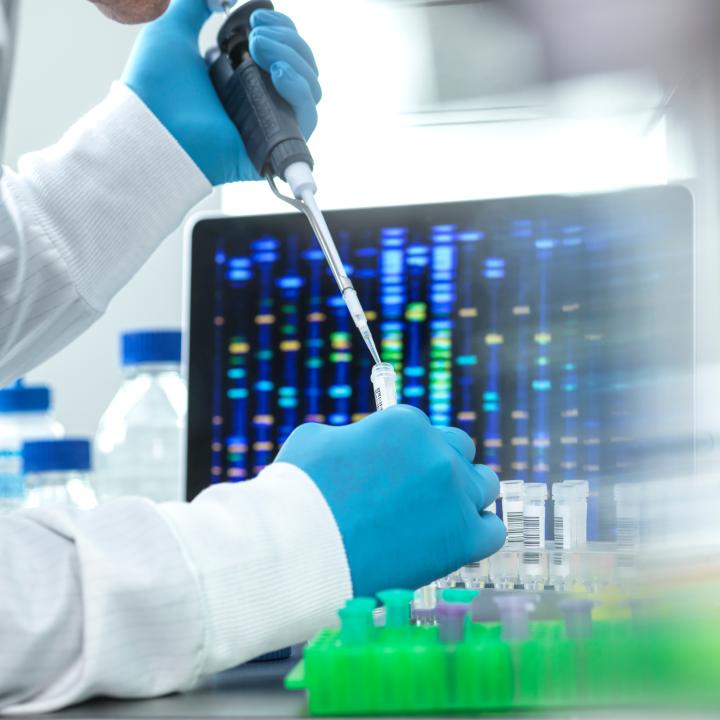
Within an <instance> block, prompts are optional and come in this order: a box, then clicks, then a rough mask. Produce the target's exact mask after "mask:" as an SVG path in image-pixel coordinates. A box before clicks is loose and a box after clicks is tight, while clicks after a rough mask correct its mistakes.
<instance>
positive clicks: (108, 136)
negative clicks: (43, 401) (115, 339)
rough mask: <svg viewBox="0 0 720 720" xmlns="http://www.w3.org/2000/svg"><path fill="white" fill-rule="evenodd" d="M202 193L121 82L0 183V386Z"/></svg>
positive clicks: (83, 312)
mask: <svg viewBox="0 0 720 720" xmlns="http://www.w3.org/2000/svg"><path fill="white" fill-rule="evenodd" d="M210 191H211V186H210V184H209V183H208V181H207V179H206V178H205V176H204V175H203V174H202V172H201V171H200V170H199V169H198V167H197V166H196V165H195V163H193V161H192V160H191V159H190V157H189V156H188V155H187V154H186V153H185V151H184V150H183V149H182V148H181V147H180V145H179V144H178V143H177V142H176V141H175V139H174V138H173V137H172V135H170V133H169V132H167V130H165V128H164V127H163V126H162V125H161V123H160V122H159V121H158V120H157V119H156V118H155V116H154V115H153V114H152V113H151V112H150V110H149V109H148V108H147V107H146V106H145V105H144V104H143V103H142V101H141V100H140V99H139V98H138V97H137V96H136V95H135V94H134V93H133V92H132V91H131V90H130V89H128V88H127V87H126V86H125V85H122V84H120V83H116V84H115V85H113V87H112V89H111V91H110V94H109V95H108V97H107V98H106V99H105V100H104V101H103V102H102V103H100V105H98V106H97V107H95V108H94V109H93V110H91V111H90V112H89V113H88V114H87V115H86V116H85V117H83V118H82V119H81V120H80V121H79V122H77V123H76V124H75V125H74V126H73V127H72V128H71V129H70V130H69V131H68V132H67V133H66V134H65V135H64V136H63V138H62V139H61V140H60V141H59V142H58V143H56V144H55V145H53V146H52V147H49V148H46V149H45V150H41V151H39V152H34V153H30V154H28V155H25V156H23V157H22V158H21V159H20V161H19V163H18V171H17V172H15V171H13V170H11V169H10V168H8V167H4V168H3V169H2V177H0V386H2V385H3V384H6V383H7V382H8V381H10V380H12V379H14V378H16V377H18V376H20V375H22V374H23V373H25V372H26V371H27V370H29V369H30V368H32V367H34V366H35V365H37V364H38V363H40V362H42V361H43V360H45V359H46V358H48V357H50V356H51V355H52V354H53V353H55V352H57V351H58V350H59V349H60V348H62V347H63V346H64V345H66V344H67V343H69V342H70V341H71V340H73V339H74V338H75V337H76V336H77V335H79V334H80V333H81V332H82V331H83V330H85V329H86V328H87V327H88V326H89V325H90V324H92V323H93V322H94V321H95V320H96V319H97V318H98V317H100V315H101V314H102V313H103V312H104V310H105V308H106V307H107V304H108V302H109V301H110V299H111V298H112V297H113V296H114V295H115V293H117V291H118V290H119V289H120V288H121V287H122V286H123V285H124V284H125V283H127V282H128V280H129V279H130V278H131V277H132V276H133V275H134V274H135V273H136V272H137V270H138V269H139V268H140V267H141V265H142V264H143V263H144V262H145V261H146V260H147V259H148V257H150V255H151V254H152V253H153V251H154V250H155V248H157V246H158V245H159V244H160V242H161V241H162V240H163V239H164V238H165V237H166V236H167V235H168V234H169V233H170V232H171V231H172V230H173V229H174V228H176V227H177V226H178V225H179V224H180V222H181V221H182V219H183V216H184V215H185V213H186V212H187V211H188V210H189V209H190V208H191V207H192V206H193V205H195V203H197V202H198V201H199V200H200V199H202V198H203V197H204V196H206V195H207V194H208V193H209V192H210Z"/></svg>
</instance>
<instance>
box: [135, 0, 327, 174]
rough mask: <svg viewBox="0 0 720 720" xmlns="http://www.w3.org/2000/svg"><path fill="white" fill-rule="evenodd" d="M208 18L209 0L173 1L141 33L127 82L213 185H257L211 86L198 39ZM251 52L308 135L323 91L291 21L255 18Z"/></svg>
mask: <svg viewBox="0 0 720 720" xmlns="http://www.w3.org/2000/svg"><path fill="white" fill-rule="evenodd" d="M209 16H210V11H209V10H208V8H207V5H206V3H205V0H172V3H171V4H170V7H169V8H168V9H167V11H166V12H165V14H164V15H163V16H162V17H161V18H160V19H158V20H156V21H155V22H153V23H150V24H149V25H148V26H147V27H145V28H144V29H143V31H142V32H141V33H140V35H139V37H138V39H137V42H136V43H135V47H134V49H133V52H132V55H131V56H130V60H129V61H128V64H127V67H126V68H125V72H124V74H123V81H124V82H125V84H126V85H127V86H128V87H129V88H130V89H131V90H133V91H134V92H135V93H136V94H137V95H138V97H139V98H140V99H141V100H142V101H143V102H144V103H145V104H146V105H147V106H148V108H150V110H151V111H152V112H153V114H154V115H155V116H156V117H157V118H158V120H160V122H161V123H162V124H163V125H164V126H165V127H166V128H167V130H169V132H170V133H171V134H172V135H173V137H174V138H175V139H176V140H177V141H178V143H180V145H181V146H182V148H183V149H184V150H185V152H187V154H188V155H189V156H190V157H191V158H192V159H193V160H194V162H195V164H196V165H197V166H198V167H199V168H200V170H202V172H203V173H204V174H205V176H206V177H207V179H208V180H209V181H210V182H211V183H212V184H213V185H222V184H223V183H227V182H234V181H236V180H257V179H258V178H259V176H258V174H257V172H256V171H255V168H254V167H253V165H252V163H251V162H250V159H249V158H248V155H247V152H246V151H245V147H244V146H243V143H242V140H241V139H240V134H239V133H238V131H237V129H236V128H235V126H234V125H233V123H232V122H231V121H230V118H229V117H228V116H227V114H226V112H225V110H224V109H223V106H222V103H221V102H220V100H219V99H218V96H217V94H216V92H215V88H213V85H212V82H211V81H210V76H209V74H208V69H207V67H206V65H205V60H204V59H203V57H202V56H201V55H200V51H199V48H198V35H199V33H200V29H201V28H202V26H203V24H204V23H205V21H206V20H207V19H208V17H209ZM250 24H251V25H252V31H251V33H250V54H251V55H252V57H253V59H254V60H255V62H256V63H257V64H258V65H259V66H260V67H262V68H263V69H264V70H266V71H268V72H270V74H271V75H272V79H273V84H274V85H275V88H276V89H277V91H278V92H279V93H280V95H282V96H283V97H284V98H285V99H286V100H287V101H288V102H289V103H290V105H291V106H292V107H293V109H294V110H295V114H296V116H297V118H298V123H299V125H300V128H301V130H302V132H303V134H304V135H305V137H306V138H307V137H309V136H310V134H311V133H312V131H313V130H314V129H315V125H316V123H317V112H316V109H315V105H316V104H317V103H318V102H319V101H320V96H321V91H320V84H319V82H318V78H317V66H316V64H315V59H314V58H313V54H312V51H311V50H310V48H309V47H308V46H307V44H306V43H305V41H304V40H303V39H302V38H301V37H300V36H299V35H298V33H297V30H296V29H295V26H294V25H293V23H292V21H291V20H290V19H289V18H288V17H286V16H285V15H282V14H281V13H278V12H274V11H272V10H256V11H255V12H254V13H253V14H252V17H251V18H250Z"/></svg>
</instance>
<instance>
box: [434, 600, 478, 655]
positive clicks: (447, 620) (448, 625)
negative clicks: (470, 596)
mask: <svg viewBox="0 0 720 720" xmlns="http://www.w3.org/2000/svg"><path fill="white" fill-rule="evenodd" d="M469 612H470V603H469V602H448V601H447V600H441V601H440V602H439V603H438V606H437V618H438V625H439V626H440V627H439V629H438V638H439V639H440V642H442V643H446V644H455V643H460V642H462V641H463V640H464V638H465V625H466V622H467V617H468V613H469Z"/></svg>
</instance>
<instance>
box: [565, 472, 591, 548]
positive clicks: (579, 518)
mask: <svg viewBox="0 0 720 720" xmlns="http://www.w3.org/2000/svg"><path fill="white" fill-rule="evenodd" d="M563 485H565V486H567V487H570V488H572V492H573V500H572V502H573V503H574V506H575V509H574V512H573V528H572V532H573V538H574V543H575V545H585V544H586V543H587V515H588V496H589V495H590V484H589V483H588V481H587V480H565V482H563Z"/></svg>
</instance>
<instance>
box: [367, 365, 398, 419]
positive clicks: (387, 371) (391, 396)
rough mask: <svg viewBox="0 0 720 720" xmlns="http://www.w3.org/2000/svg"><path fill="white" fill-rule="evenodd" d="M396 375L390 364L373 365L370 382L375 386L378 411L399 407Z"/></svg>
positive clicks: (374, 391) (374, 392)
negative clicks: (394, 406)
mask: <svg viewBox="0 0 720 720" xmlns="http://www.w3.org/2000/svg"><path fill="white" fill-rule="evenodd" d="M396 379H397V378H396V375H395V370H394V369H393V366H392V365H391V364H390V363H386V362H382V363H377V365H373V369H372V372H371V373H370V381H371V382H372V385H373V394H374V396H375V407H376V409H377V410H385V409H386V408H389V407H393V405H397V386H396Z"/></svg>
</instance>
